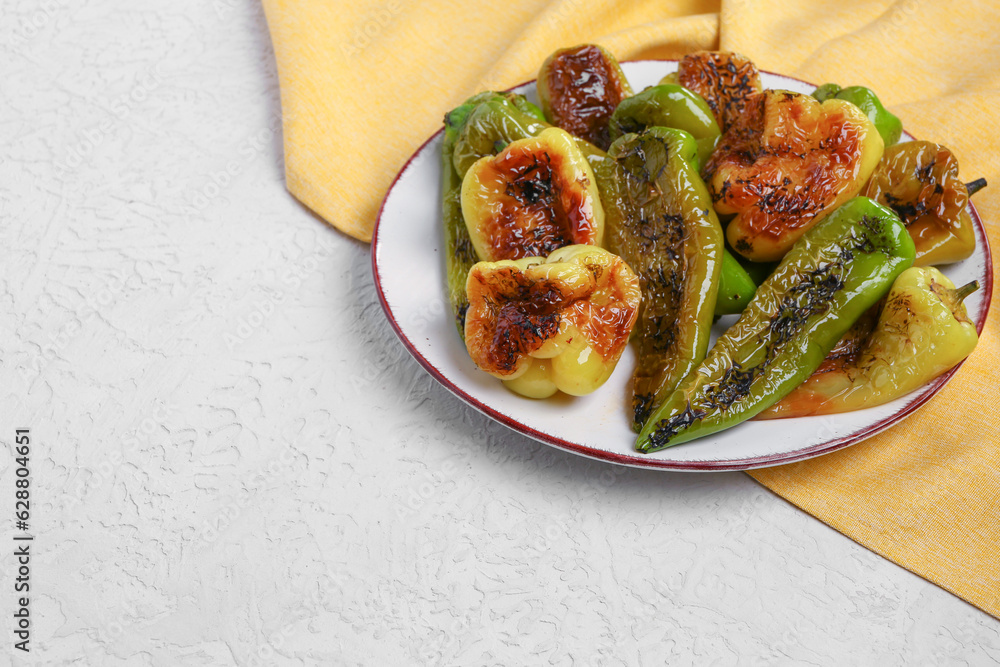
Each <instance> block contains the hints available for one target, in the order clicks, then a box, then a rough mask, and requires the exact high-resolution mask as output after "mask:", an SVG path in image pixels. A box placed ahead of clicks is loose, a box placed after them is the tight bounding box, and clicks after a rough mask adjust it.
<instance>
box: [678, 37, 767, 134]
mask: <svg viewBox="0 0 1000 667" xmlns="http://www.w3.org/2000/svg"><path fill="white" fill-rule="evenodd" d="M660 83H679V84H680V85H682V86H684V87H685V88H687V89H688V90H691V91H694V92H695V93H697V94H698V95H700V96H701V97H702V98H704V100H705V102H706V103H707V104H708V106H709V108H710V109H711V110H712V113H713V114H714V115H715V120H716V122H718V124H719V127H720V128H721V129H722V131H723V132H725V131H726V130H727V129H729V127H730V126H731V125H733V123H735V122H736V120H737V119H738V118H739V117H740V116H742V115H743V113H744V111H745V109H746V105H747V102H748V100H749V99H750V97H751V96H752V95H754V94H755V93H759V92H761V90H762V87H761V83H760V72H759V71H757V66H756V65H754V64H753V63H752V62H751V61H750V59H749V58H747V57H746V56H743V55H740V54H739V53H732V52H729V51H698V52H696V53H691V54H688V55H686V56H684V57H683V58H682V59H681V62H680V64H679V65H678V67H677V72H676V73H674V74H668V75H667V76H665V77H664V78H663V80H662V81H660Z"/></svg>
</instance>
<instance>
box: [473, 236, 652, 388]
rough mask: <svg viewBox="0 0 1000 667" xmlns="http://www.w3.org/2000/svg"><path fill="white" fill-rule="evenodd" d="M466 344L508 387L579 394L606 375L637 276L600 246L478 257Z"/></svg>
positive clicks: (626, 328)
mask: <svg viewBox="0 0 1000 667" xmlns="http://www.w3.org/2000/svg"><path fill="white" fill-rule="evenodd" d="M466 291H467V293H468V295H469V309H468V311H467V312H466V317H465V344H466V348H467V349H468V351H469V356H471V357H472V360H473V361H474V362H475V363H476V366H478V367H479V368H480V369H481V370H483V371H486V372H487V373H489V374H490V375H493V376H494V377H497V378H499V379H501V380H503V382H504V384H505V385H506V386H507V388H508V389H510V390H511V391H513V392H515V393H518V394H521V395H522V396H527V397H529V398H547V397H549V396H551V395H553V394H554V393H556V391H563V392H565V393H567V394H570V395H573V396H582V395H584V394H589V393H590V392H592V391H594V390H595V389H597V388H598V387H600V386H601V385H602V384H604V382H605V381H607V379H608V378H609V377H610V376H611V373H612V371H614V369H615V366H616V365H617V363H618V359H619V358H620V357H621V354H622V352H623V351H624V349H625V346H626V345H627V344H628V338H629V334H631V332H632V327H633V326H634V325H635V321H636V317H637V316H638V312H639V302H640V298H641V297H640V291H639V279H638V278H637V277H636V275H635V273H633V271H632V269H631V268H629V266H628V264H626V263H625V262H624V261H622V259H621V258H620V257H618V256H617V255H613V254H611V253H610V252H608V251H607V250H604V249H603V248H598V247H596V246H588V245H572V246H567V247H564V248H560V249H558V250H556V251H555V252H553V253H552V254H550V255H549V256H548V257H547V258H542V257H526V258H522V259H517V260H501V261H499V262H479V263H478V264H475V265H474V266H473V267H472V269H471V270H470V271H469V278H468V281H467V283H466Z"/></svg>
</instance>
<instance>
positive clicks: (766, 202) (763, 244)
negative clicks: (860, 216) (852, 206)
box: [704, 90, 882, 262]
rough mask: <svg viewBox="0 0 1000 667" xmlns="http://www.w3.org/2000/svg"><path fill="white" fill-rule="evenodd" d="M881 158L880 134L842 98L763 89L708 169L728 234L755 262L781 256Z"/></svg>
mask: <svg viewBox="0 0 1000 667" xmlns="http://www.w3.org/2000/svg"><path fill="white" fill-rule="evenodd" d="M881 157H882V137H881V136H880V135H879V133H878V132H877V131H876V130H875V127H874V126H873V125H872V123H871V121H870V120H868V117H867V116H866V115H865V114H864V113H863V112H862V111H861V110H860V109H858V108H857V107H856V106H854V105H853V104H851V103H850V102H845V101H844V100H827V101H826V102H822V103H821V102H817V101H816V100H815V99H813V98H812V97H810V96H809V95H801V94H799V93H792V92H788V91H781V90H765V91H764V92H763V93H761V94H759V95H756V96H754V97H752V98H751V99H750V101H749V102H748V104H747V109H746V111H745V113H744V114H743V115H742V116H741V117H740V118H739V119H737V120H736V121H735V123H734V124H733V125H732V126H731V127H730V128H729V129H728V130H727V131H726V132H725V133H724V134H723V135H722V138H721V139H720V140H719V146H718V147H717V148H716V149H715V152H714V153H712V157H711V158H710V159H709V161H708V164H707V165H706V166H705V169H704V173H705V176H706V180H707V181H708V185H709V188H710V189H711V191H712V198H713V200H714V201H715V210H716V211H717V212H718V213H719V214H720V215H728V214H732V213H735V214H736V217H735V218H733V219H732V220H731V221H730V222H729V226H728V227H727V228H726V238H727V239H728V240H729V244H730V245H731V246H732V247H733V249H734V250H736V252H738V253H740V254H741V255H743V256H744V257H746V258H747V259H751V260H753V261H755V262H767V261H773V260H777V259H781V257H782V256H783V255H784V254H785V253H786V252H788V249H789V248H791V247H792V245H793V244H794V243H795V241H796V240H797V239H798V238H799V237H800V236H802V235H803V234H804V233H805V232H806V231H807V230H808V229H809V228H810V227H812V226H813V225H814V224H816V223H817V222H819V221H820V220H821V219H823V217H825V216H826V215H827V214H829V213H830V212H831V211H833V210H834V209H836V208H837V207H838V206H840V205H841V204H843V203H844V202H846V201H847V200H848V199H850V198H851V197H854V196H855V195H857V194H858V193H859V192H860V191H861V189H862V188H863V187H864V185H865V183H866V182H867V181H868V177H869V176H871V173H872V171H874V169H875V166H876V165H877V164H878V161H879V159H880V158H881Z"/></svg>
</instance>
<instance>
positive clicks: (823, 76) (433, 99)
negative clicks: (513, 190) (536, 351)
mask: <svg viewBox="0 0 1000 667" xmlns="http://www.w3.org/2000/svg"><path fill="white" fill-rule="evenodd" d="M264 7H265V10H266V12H267V18H268V23H269V26H270V29H271V35H272V40H273V43H274V50H275V54H276V58H277V62H278V73H279V77H280V82H281V98H282V109H283V113H284V138H285V158H286V172H287V182H288V188H289V190H291V192H292V193H293V194H294V195H295V196H296V197H298V198H299V199H300V200H301V201H302V202H303V203H305V204H306V205H307V206H309V207H310V208H311V209H313V210H314V211H315V212H316V213H318V214H319V215H320V216H322V217H323V218H325V219H326V220H327V221H329V222H330V223H331V224H332V225H334V226H335V227H337V228H338V229H341V230H342V231H344V232H346V233H347V234H350V235H351V236H354V237H355V238H358V239H362V240H370V239H371V232H372V225H373V224H374V221H375V215H376V212H377V211H378V207H379V205H380V204H381V201H382V198H383V197H384V196H385V192H386V189H387V188H388V186H389V184H390V183H391V181H392V178H393V176H394V175H395V173H396V172H397V171H398V170H399V169H400V168H401V167H402V165H403V163H404V162H405V161H406V159H407V158H408V157H409V155H410V154H411V153H412V152H413V151H414V150H415V149H416V147H417V146H419V145H420V144H421V142H423V140H424V139H426V138H427V137H428V136H429V135H430V134H431V133H433V132H434V131H436V130H437V129H438V128H439V127H440V122H441V117H442V115H443V114H444V112H445V111H447V110H448V109H450V108H452V107H454V106H455V105H457V104H458V103H460V102H461V101H462V100H463V99H465V98H466V97H468V96H469V95H471V94H473V93H475V92H478V91H480V90H484V89H496V88H507V87H509V86H513V85H515V84H518V83H521V82H523V81H525V80H528V79H532V78H534V76H535V73H536V72H537V70H538V67H539V65H540V64H541V63H542V61H543V60H544V59H545V57H546V56H547V55H548V54H549V53H550V52H551V51H553V50H555V49H556V48H558V47H561V46H569V45H573V44H579V43H582V42H598V43H600V44H602V45H604V46H605V47H607V48H609V49H610V50H611V51H612V52H613V53H614V54H616V55H617V56H618V57H619V58H620V59H622V60H626V59H641V58H676V57H679V56H681V55H683V54H684V53H687V52H689V51H693V50H697V49H706V48H707V49H712V48H721V49H731V50H736V51H740V52H742V53H745V54H746V55H748V56H750V57H751V58H752V59H753V60H754V61H755V62H756V63H757V65H758V66H759V67H761V68H762V69H768V70H772V71H776V72H781V73H785V74H791V75H793V76H796V77H799V78H802V79H805V80H808V81H813V82H816V83H823V82H826V81H837V82H840V83H842V84H845V85H850V84H861V85H866V86H870V87H872V88H874V89H875V90H876V91H877V92H878V94H879V96H880V97H881V99H882V100H883V101H884V102H885V103H886V104H887V105H888V106H889V107H890V109H892V111H893V112H894V113H896V114H897V115H898V116H900V117H901V118H902V120H903V124H904V126H905V127H906V129H907V130H909V131H910V132H911V133H913V134H915V135H916V136H917V137H920V138H926V139H930V140H934V141H939V142H941V143H944V144H946V145H948V146H949V147H950V148H952V149H953V150H954V151H955V153H956V155H957V156H958V158H959V162H960V164H961V165H962V174H963V176H964V177H965V178H966V180H972V179H974V178H977V177H981V176H982V177H986V178H987V179H988V180H989V181H990V183H991V184H992V186H991V187H989V188H987V189H986V190H985V191H983V192H982V193H980V194H978V195H976V199H975V201H976V204H977V206H978V207H979V211H980V213H981V215H982V217H983V219H984V221H985V222H986V225H987V227H988V230H989V234H990V239H991V241H992V242H993V246H994V247H995V248H998V249H1000V230H998V227H997V225H996V222H995V221H996V220H997V216H998V214H1000V167H998V165H1000V162H998V158H997V156H998V155H1000V133H998V132H997V129H996V121H997V115H998V114H997V111H996V110H997V109H998V108H1000V67H998V66H1000V39H998V38H997V36H996V34H997V33H996V26H998V25H1000V6H998V5H997V3H995V2H992V1H991V0H980V1H969V2H963V3H961V4H955V3H935V2H926V1H921V0H901V1H899V2H888V1H885V0H877V1H868V0H840V1H839V2H836V3H828V2H822V1H820V0H816V1H813V2H810V1H807V0H723V1H722V3H721V7H720V3H719V2H718V0H715V1H713V0H676V1H675V2H671V3H664V2H659V1H656V0H639V1H636V2H629V3H619V2H614V1H613V0H552V1H548V0H508V1H507V2H503V3H470V2H465V1H459V0H423V1H422V2H419V3H417V2H404V1H403V0H361V1H356V2H350V3H346V2H332V1H331V0H299V1H298V2H293V1H291V0H264ZM998 317H1000V309H997V308H993V310H992V313H991V315H990V318H989V321H988V322H987V326H986V329H985V331H984V333H983V336H982V340H981V341H980V344H979V348H978V349H977V350H976V352H975V353H974V354H973V356H972V357H971V358H970V359H969V360H968V361H967V362H966V364H965V366H963V367H962V369H961V370H960V371H959V372H958V374H957V375H956V376H955V377H954V378H953V380H952V381H951V382H950V384H949V385H948V386H947V388H946V389H945V390H944V391H942V392H941V394H940V395H939V396H937V397H936V398H934V399H933V400H932V401H931V402H930V403H929V404H927V405H926V406H924V407H923V408H921V409H920V410H919V411H918V412H917V413H916V414H915V415H914V416H912V417H910V418H909V419H908V420H907V421H905V422H904V423H902V424H899V425H897V426H895V427H894V428H892V429H890V430H889V431H887V432H885V433H884V434H882V435H880V436H877V437H875V438H872V439H871V440H868V441H866V442H864V443H861V444H858V445H855V446H853V447H849V448H848V449H845V450H842V451H840V452H837V453H834V454H830V455H827V456H824V457H821V458H818V459H813V460H810V461H807V462H804V463H798V464H793V465H788V466H783V467H778V468H772V469H768V470H761V471H756V472H754V473H752V474H753V476H754V477H755V478H756V479H757V480H759V481H760V482H761V483H763V484H764V485H766V486H768V487H769V488H771V489H773V490H774V491H775V492H777V493H778V494H780V495H782V496H784V497H785V498H787V499H788V500H790V501H791V502H793V503H794V504H796V505H798V506H799V507H801V508H802V509H804V510H806V511H807V512H809V513H811V514H813V515H815V516H816V517H818V518H820V519H821V520H823V521H825V522H826V523H828V524H829V525H831V526H833V527H834V528H836V529H837V530H839V531H841V532H843V533H844V534H845V535H848V536H849V537H851V538H852V539H854V540H857V541H858V542H860V543H861V544H863V545H865V546H866V547H868V548H869V549H872V550H873V551H876V552H878V553H880V554H882V555H884V556H885V557H887V558H889V559H891V560H893V561H895V562H896V563H899V564H900V565H902V566H903V567H905V568H907V569H909V570H912V571H913V572H916V573H917V574H919V575H921V576H923V577H925V578H927V579H929V580H930V581H933V582H934V583H936V584H938V585H940V586H942V587H943V588H945V589H947V590H949V591H951V592H953V593H955V594H956V595H959V596H960V597H962V598H964V599H966V600H968V601H969V602H971V603H972V604H974V605H976V606H977V607H979V608H981V609H983V610H984V611H986V612H988V613H990V614H992V615H994V616H998V617H1000V556H998V552H1000V550H998V546H1000V521H998V520H997V518H996V516H995V514H996V513H997V510H998V508H1000V448H998V445H1000V438H998V432H1000V429H998V428H997V421H996V420H997V413H996V410H995V407H994V406H995V405H996V394H997V390H996V389H995V388H996V387H997V386H998V385H1000V370H998V369H1000V348H998V346H1000V339H998V337H997V333H998V321H997V318H998Z"/></svg>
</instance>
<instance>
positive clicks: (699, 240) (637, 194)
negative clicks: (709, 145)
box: [605, 127, 723, 430]
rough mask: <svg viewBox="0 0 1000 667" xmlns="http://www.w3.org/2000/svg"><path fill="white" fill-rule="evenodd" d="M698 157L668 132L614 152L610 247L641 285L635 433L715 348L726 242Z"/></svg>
mask: <svg viewBox="0 0 1000 667" xmlns="http://www.w3.org/2000/svg"><path fill="white" fill-rule="evenodd" d="M696 150H697V148H696V146H695V142H694V138H693V137H691V135H690V134H688V133H686V132H684V131H682V130H676V129H669V128H665V127H653V128H650V129H649V130H646V131H645V132H643V133H640V134H626V135H625V136H623V137H621V138H619V139H617V140H616V141H615V142H614V143H613V144H612V145H611V148H610V149H609V150H608V155H609V157H611V158H612V159H613V160H614V163H615V172H614V173H615V178H614V182H613V183H614V191H613V192H612V193H610V196H608V197H607V198H606V199H605V210H606V213H607V217H606V224H607V243H608V247H609V249H610V250H611V251H612V252H614V253H616V254H618V255H620V256H621V257H622V259H624V260H625V261H626V262H628V264H629V266H631V267H632V268H633V269H634V270H635V272H636V273H637V274H638V275H639V278H640V280H641V283H642V312H641V313H640V317H639V328H638V332H637V335H636V341H637V347H638V350H637V351H638V362H637V364H636V369H635V374H634V376H633V399H632V411H633V427H634V428H635V429H636V430H638V429H639V428H641V427H642V425H643V424H644V423H645V421H646V419H647V417H648V416H649V415H650V414H651V413H652V411H653V410H654V409H656V407H657V406H659V404H660V403H661V402H662V401H663V400H664V399H665V398H666V397H667V396H668V395H669V394H670V392H672V391H673V390H674V388H675V387H676V386H677V383H679V382H680V381H681V380H682V379H683V378H684V377H685V376H686V375H687V374H688V373H689V372H690V371H691V370H692V369H693V368H694V367H695V366H697V364H698V363H700V362H701V360H702V359H703V358H704V357H705V352H706V351H707V349H708V339H709V332H710V329H711V326H712V316H713V314H714V310H715V303H716V297H717V294H718V285H719V272H720V269H721V263H722V246H723V239H722V230H721V228H720V227H719V221H718V218H716V216H715V212H714V211H713V210H712V206H711V200H710V199H709V195H708V190H707V188H706V187H705V184H704V183H703V182H702V181H701V178H700V177H699V176H698V171H697V169H696V167H695V166H694V160H695V156H696Z"/></svg>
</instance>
